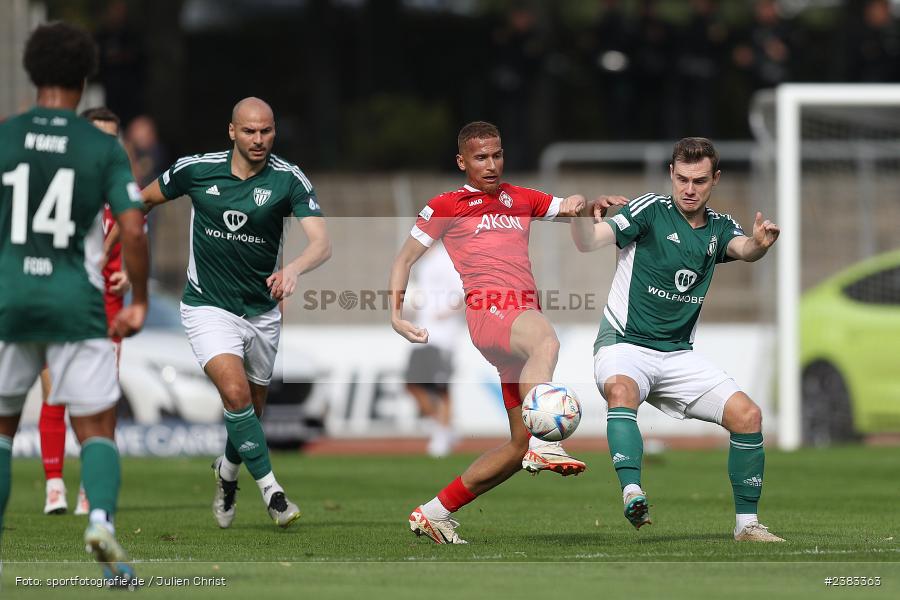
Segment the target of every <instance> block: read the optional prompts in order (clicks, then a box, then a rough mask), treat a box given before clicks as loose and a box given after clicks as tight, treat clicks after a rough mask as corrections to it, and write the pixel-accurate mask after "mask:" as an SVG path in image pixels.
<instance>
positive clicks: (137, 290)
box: [109, 209, 150, 337]
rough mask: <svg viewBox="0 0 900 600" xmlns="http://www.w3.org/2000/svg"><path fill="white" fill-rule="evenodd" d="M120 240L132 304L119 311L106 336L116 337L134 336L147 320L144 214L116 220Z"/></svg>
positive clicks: (137, 212) (125, 215)
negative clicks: (129, 281)
mask: <svg viewBox="0 0 900 600" xmlns="http://www.w3.org/2000/svg"><path fill="white" fill-rule="evenodd" d="M116 221H117V222H118V224H119V231H120V236H121V239H122V255H123V257H124V259H125V266H126V268H127V269H128V277H129V279H130V280H131V289H132V292H131V304H129V305H128V306H126V307H125V308H123V309H122V310H121V311H119V314H117V315H116V316H115V318H114V319H113V322H112V325H110V328H109V334H110V335H114V336H119V337H128V336H131V335H134V334H135V333H137V332H138V331H140V330H141V328H142V327H143V326H144V319H145V318H146V317H147V305H148V299H147V275H148V273H149V271H150V269H149V265H150V252H149V250H148V244H147V234H146V233H145V232H144V215H143V214H142V213H141V211H140V210H134V209H129V210H126V211H124V212H122V213H120V214H119V215H118V216H117V217H116Z"/></svg>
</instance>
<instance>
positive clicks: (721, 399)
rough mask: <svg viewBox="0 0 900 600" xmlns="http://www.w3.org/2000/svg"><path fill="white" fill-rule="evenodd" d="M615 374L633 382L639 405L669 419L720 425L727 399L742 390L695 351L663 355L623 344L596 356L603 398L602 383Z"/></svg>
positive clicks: (595, 361) (598, 385) (604, 350)
mask: <svg viewBox="0 0 900 600" xmlns="http://www.w3.org/2000/svg"><path fill="white" fill-rule="evenodd" d="M614 375H625V376H627V377H630V378H631V379H633V380H634V381H635V382H636V383H637V385H638V388H639V390H640V395H641V397H640V401H641V402H644V401H647V402H649V403H650V404H652V405H653V406H655V407H656V408H658V409H659V410H661V411H662V412H664V413H666V414H667V415H669V416H670V417H674V418H676V419H685V418H689V419H700V420H701V421H708V422H710V423H717V424H719V425H721V424H722V415H723V413H724V411H725V403H726V402H727V401H728V398H730V397H731V396H732V394H734V393H736V392H739V391H741V390H740V388H739V387H738V385H737V383H735V381H734V379H732V378H731V376H730V375H728V373H726V372H725V371H723V370H722V369H720V368H718V367H716V366H715V365H714V364H712V363H711V362H709V361H708V360H706V359H705V358H704V357H703V356H701V355H699V354H697V353H696V352H694V351H693V350H679V351H676V352H660V351H658V350H651V349H650V348H644V347H642V346H635V345H633V344H623V343H619V344H613V345H611V346H604V347H603V348H600V350H599V351H598V352H597V354H596V355H594V380H595V381H596V382H597V387H598V388H599V389H600V394H601V395H603V384H604V383H605V382H606V380H608V379H609V378H610V377H612V376H614ZM710 392H712V393H710Z"/></svg>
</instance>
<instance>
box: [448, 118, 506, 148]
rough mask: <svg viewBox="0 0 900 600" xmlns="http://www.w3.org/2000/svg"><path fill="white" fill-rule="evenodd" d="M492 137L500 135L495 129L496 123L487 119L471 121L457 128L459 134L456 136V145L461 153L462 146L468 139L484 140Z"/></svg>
mask: <svg viewBox="0 0 900 600" xmlns="http://www.w3.org/2000/svg"><path fill="white" fill-rule="evenodd" d="M494 137H495V138H499V137H500V130H499V129H497V126H496V125H494V124H493V123H488V122H487V121H472V122H471V123H469V124H468V125H465V126H463V128H462V129H460V130H459V135H458V136H457V138H456V146H457V148H458V149H459V152H460V154H462V151H463V146H465V145H466V142H468V141H469V140H485V139H488V138H494Z"/></svg>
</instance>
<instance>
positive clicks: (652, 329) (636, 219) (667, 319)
mask: <svg viewBox="0 0 900 600" xmlns="http://www.w3.org/2000/svg"><path fill="white" fill-rule="evenodd" d="M706 219H707V221H706V225H704V226H703V227H699V228H697V229H694V228H693V227H691V225H690V224H689V223H688V222H687V220H686V219H685V218H684V216H683V215H682V214H681V213H680V212H679V211H678V208H677V207H676V206H675V205H674V203H673V202H672V197H671V196H659V195H657V194H645V195H643V196H640V197H639V198H636V199H634V200H632V201H631V202H630V203H629V204H628V205H626V206H624V207H622V209H621V210H620V211H619V212H618V213H617V214H616V215H615V216H613V217H610V218H607V219H606V222H608V223H609V224H610V226H611V227H612V228H613V231H614V232H615V235H616V246H618V247H619V250H618V252H617V263H616V274H615V277H614V278H613V283H612V287H611V288H610V290H609V298H608V299H607V302H606V306H605V307H604V309H603V320H602V321H601V323H600V331H599V333H598V334H597V340H596V341H595V342H594V352H597V350H599V349H600V347H601V346H609V345H611V344H616V343H620V342H625V343H629V344H635V345H638V346H644V347H647V348H652V349H654V350H660V351H663V352H671V351H674V350H690V349H691V348H692V347H693V343H694V332H695V330H696V327H697V320H698V319H699V317H700V309H701V308H702V307H703V301H704V299H705V298H706V293H707V290H709V284H710V282H712V276H713V271H714V270H715V267H716V263H720V262H727V261H729V260H731V259H730V258H729V257H728V255H727V253H726V249H727V248H728V243H729V242H730V241H731V240H732V239H734V238H735V237H737V236H741V235H744V232H743V230H742V229H741V226H740V225H738V224H737V222H736V221H735V220H734V219H732V218H731V216H729V215H726V214H719V213H717V212H715V211H713V210H712V209H710V208H708V207H707V208H706Z"/></svg>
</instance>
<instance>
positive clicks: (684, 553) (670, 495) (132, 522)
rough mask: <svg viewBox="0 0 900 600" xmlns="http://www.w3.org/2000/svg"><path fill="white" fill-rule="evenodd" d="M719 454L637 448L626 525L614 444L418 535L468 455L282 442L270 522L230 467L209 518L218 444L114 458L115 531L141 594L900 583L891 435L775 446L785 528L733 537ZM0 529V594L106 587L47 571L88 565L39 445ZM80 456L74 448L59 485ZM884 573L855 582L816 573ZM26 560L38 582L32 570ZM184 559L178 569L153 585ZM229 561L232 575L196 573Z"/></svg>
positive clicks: (584, 591) (613, 591) (774, 497)
mask: <svg viewBox="0 0 900 600" xmlns="http://www.w3.org/2000/svg"><path fill="white" fill-rule="evenodd" d="M726 455H727V452H726V451H725V450H721V451H705V452H686V451H679V452H676V451H669V452H666V453H664V454H660V455H652V456H647V457H645V469H644V477H643V483H644V487H645V489H646V490H647V492H648V495H649V498H650V503H651V516H652V518H653V525H650V526H648V527H645V528H643V529H642V530H641V531H639V532H638V531H635V530H634V529H632V528H631V526H630V525H629V524H628V523H627V522H626V520H625V519H624V517H623V516H622V514H621V495H620V493H619V489H618V485H617V481H616V477H615V473H614V471H613V469H612V466H611V464H610V460H609V456H608V455H605V454H588V455H585V456H582V458H584V459H586V461H587V462H588V465H589V467H588V471H587V472H586V473H585V474H584V475H582V476H580V477H568V478H561V477H559V476H557V475H554V474H552V473H542V474H541V475H539V476H538V477H531V476H529V475H528V474H526V473H524V472H523V473H521V474H519V475H516V476H515V477H513V478H512V479H511V480H510V481H508V482H507V483H505V484H503V485H502V486H500V487H499V488H497V489H495V490H493V491H491V492H490V493H488V494H487V495H485V496H484V497H482V498H480V499H479V500H477V501H476V502H474V503H473V504H471V505H469V506H467V507H465V508H464V509H463V510H462V511H460V512H459V513H458V514H457V518H458V520H459V521H460V522H461V524H462V525H461V527H460V529H459V532H460V534H461V536H462V537H463V538H464V539H467V540H468V541H469V545H466V546H438V545H435V544H432V543H431V542H430V541H428V540H426V539H423V538H416V537H415V536H413V535H412V534H411V533H410V532H409V530H408V526H407V523H406V517H407V515H408V514H409V512H410V510H411V509H412V508H414V507H415V506H416V505H417V504H420V503H422V502H424V501H426V500H428V499H430V498H431V497H432V496H433V495H434V493H435V492H436V491H437V490H438V489H439V488H440V487H441V486H442V485H444V484H446V483H447V482H448V481H449V480H450V479H451V478H452V477H453V476H455V475H456V474H458V473H459V472H461V471H462V470H463V469H464V468H465V466H466V465H467V464H468V463H469V462H470V461H471V459H472V458H473V457H472V456H467V455H459V456H454V457H452V458H450V459H445V460H434V459H429V458H426V457H416V456H389V457H385V456H365V457H346V456H341V457H323V456H314V457H313V456H302V455H299V454H275V455H274V456H273V464H274V466H275V469H276V473H277V474H278V478H279V481H280V482H281V483H282V484H283V485H284V486H285V488H286V490H287V492H288V495H289V496H290V497H291V498H292V499H293V500H295V501H296V502H297V503H298V504H300V506H301V508H302V509H303V518H302V519H301V520H300V521H299V522H298V523H296V524H295V525H294V526H293V527H292V528H290V529H288V530H279V529H277V528H276V527H274V526H273V525H272V524H271V522H270V521H269V519H268V516H267V515H266V512H265V509H264V506H263V504H262V500H261V497H260V494H259V492H258V490H257V488H256V486H255V485H254V483H253V482H252V480H251V479H250V477H249V476H248V474H247V473H246V471H244V472H242V473H241V478H240V485H241V491H240V492H239V495H238V505H237V518H236V520H235V523H234V525H233V526H232V528H231V529H229V530H220V529H219V528H218V527H217V526H216V524H215V522H214V521H213V518H212V515H211V512H210V508H209V504H210V501H211V498H212V492H213V485H214V484H213V478H212V472H211V470H210V468H209V463H210V460H206V459H170V460H162V459H125V460H124V463H123V486H122V494H121V498H120V511H119V514H118V517H117V521H116V526H117V532H118V535H119V538H120V540H121V541H122V543H123V545H124V546H125V547H126V548H127V549H128V551H129V552H130V553H131V555H132V556H133V557H134V558H135V560H136V570H137V573H138V575H139V576H143V577H144V578H145V579H146V580H147V583H145V587H144V588H143V589H142V590H141V591H140V593H141V597H147V598H225V597H227V598H232V597H233V598H247V597H250V596H249V594H256V597H257V598H259V599H260V600H263V599H265V600H268V599H270V598H282V597H290V598H315V599H317V600H318V599H320V598H359V599H360V600H362V599H363V598H365V599H369V598H373V599H381V598H384V599H389V600H402V599H406V598H410V599H412V598H444V597H446V598H450V597H453V598H505V597H515V598H532V597H534V598H552V599H553V600H562V599H563V598H565V599H567V600H568V599H572V598H604V599H605V598H620V597H621V598H657V597H665V598H691V599H698V598H704V597H705V598H719V597H722V598H730V599H731V598H754V599H755V600H759V598H760V597H765V598H766V600H769V599H770V598H807V597H809V598H818V597H823V598H825V597H827V598H846V597H860V598H876V597H885V598H889V597H891V598H897V597H900V535H898V534H900V518H898V517H900V467H898V465H900V448H866V447H849V448H836V449H829V450H804V451H801V452H797V453H793V454H784V453H779V452H776V451H771V450H770V451H769V452H768V456H767V464H766V486H765V489H764V492H763V500H762V504H761V517H762V521H763V522H764V523H765V524H767V525H769V526H770V528H771V530H772V531H773V532H774V533H776V534H778V535H780V536H782V537H784V538H786V539H787V540H788V542H787V543H785V544H755V545H746V544H736V543H734V542H733V541H732V539H731V529H732V527H733V525H734V517H733V504H732V500H731V488H730V486H729V484H728V479H727V475H726V471H725V465H726V458H727V456H726ZM13 462H14V466H13V492H12V497H11V499H10V504H9V507H8V509H7V512H6V522H5V529H4V531H3V538H2V559H3V571H2V577H0V582H2V588H0V597H2V598H4V599H5V598H39V597H45V598H56V597H59V598H91V597H97V598H107V597H109V594H111V593H113V592H110V591H108V590H98V589H92V588H85V587H71V586H66V587H57V588H50V587H49V583H48V578H66V577H75V576H80V577H96V576H97V575H98V574H99V569H98V568H97V567H96V565H94V564H91V563H87V562H85V560H86V557H87V555H86V554H85V553H84V550H83V547H82V544H81V542H80V539H81V534H82V532H83V529H84V526H85V521H86V519H85V517H75V516H73V515H71V514H70V515H64V516H44V515H43V514H41V509H42V508H43V477H42V472H41V466H40V463H39V462H38V461H37V460H14V461H13ZM77 477H78V461H77V460H69V461H67V464H66V479H67V484H68V486H69V491H70V493H69V496H70V502H73V501H74V495H75V494H74V490H76V489H77ZM847 576H849V577H872V578H874V577H880V578H881V579H880V582H881V585H880V586H877V587H875V586H872V587H868V586H866V587H865V588H862V587H846V586H838V587H835V586H830V587H827V586H826V585H825V583H824V580H825V578H826V577H847ZM16 577H32V578H36V579H37V580H39V581H41V582H42V585H41V586H25V585H24V584H23V582H22V581H21V580H20V581H19V583H18V584H17V583H16ZM157 577H169V578H172V577H177V578H182V579H183V580H185V581H181V583H183V584H184V585H174V583H175V582H174V581H172V580H169V581H167V582H164V583H167V584H168V585H160V583H161V582H160V580H158V579H156V578H157ZM194 577H206V578H216V577H220V578H222V577H223V578H224V579H225V583H226V587H215V586H210V585H207V586H205V587H204V586H201V585H194V583H195V582H194V580H193V578H194Z"/></svg>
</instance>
